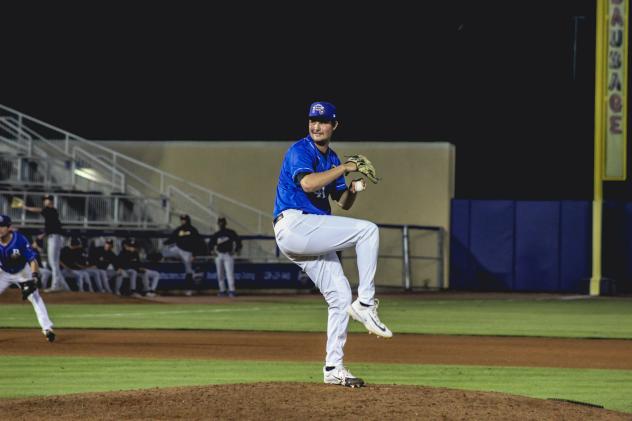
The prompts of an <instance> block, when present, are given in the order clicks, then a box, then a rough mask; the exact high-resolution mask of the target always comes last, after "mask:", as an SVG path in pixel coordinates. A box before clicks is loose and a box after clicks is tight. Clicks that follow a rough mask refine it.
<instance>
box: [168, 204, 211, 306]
mask: <svg viewBox="0 0 632 421" xmlns="http://www.w3.org/2000/svg"><path fill="white" fill-rule="evenodd" d="M164 245H165V248H164V249H163V250H162V255H163V256H164V257H179V258H180V259H182V263H184V272H185V277H184V281H185V284H186V288H189V289H187V290H185V294H186V295H193V290H192V288H193V257H194V256H196V255H200V254H205V251H206V250H204V249H205V248H206V247H205V245H204V239H203V238H202V236H201V235H200V233H199V232H198V230H197V229H196V228H195V227H194V226H193V225H191V218H190V217H189V215H181V216H180V226H179V227H178V228H176V229H175V230H174V231H173V232H172V233H171V235H170V236H169V238H167V240H166V241H165V242H164Z"/></svg>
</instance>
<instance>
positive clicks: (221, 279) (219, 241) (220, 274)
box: [208, 217, 241, 297]
mask: <svg viewBox="0 0 632 421" xmlns="http://www.w3.org/2000/svg"><path fill="white" fill-rule="evenodd" d="M217 225H218V226H219V231H217V232H216V233H215V234H213V235H212V236H211V238H210V239H209V244H208V248H209V251H210V252H213V251H214V250H215V251H216V252H217V257H215V267H216V268H217V284H218V286H219V294H218V295H219V296H220V297H225V296H226V278H228V296H229V297H234V296H235V295H236V293H235V257H234V256H233V254H234V253H237V254H239V252H240V251H241V239H240V238H239V236H238V235H237V233H236V232H235V231H233V230H231V229H228V228H226V218H223V217H222V218H219V219H218V220H217Z"/></svg>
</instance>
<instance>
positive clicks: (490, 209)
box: [450, 200, 592, 293]
mask: <svg viewBox="0 0 632 421" xmlns="http://www.w3.org/2000/svg"><path fill="white" fill-rule="evenodd" d="M591 215H592V213H591V203H590V202H588V201H512V200H453V202H452V231H451V235H452V240H451V253H450V258H451V265H450V267H451V272H450V278H451V279H450V285H451V287H452V288H453V289H462V290H481V291H522V292H527V291H529V292H575V293H587V292H588V280H589V278H590V275H591V263H590V262H591V238H592V237H591V235H592V231H591V229H592V228H591V221H592V219H591V218H592V216H591Z"/></svg>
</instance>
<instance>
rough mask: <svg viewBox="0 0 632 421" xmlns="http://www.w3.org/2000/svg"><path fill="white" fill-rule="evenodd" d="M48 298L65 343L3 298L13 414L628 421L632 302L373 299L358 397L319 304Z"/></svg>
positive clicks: (352, 356) (426, 296) (354, 346)
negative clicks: (330, 370) (376, 316)
mask: <svg viewBox="0 0 632 421" xmlns="http://www.w3.org/2000/svg"><path fill="white" fill-rule="evenodd" d="M43 297H44V300H45V301H46V304H47V307H48V310H49V314H50V316H51V318H52V320H53V321H54V322H55V326H56V327H55V330H56V333H57V339H56V341H55V342H54V343H48V342H46V340H45V338H44V336H43V335H42V334H41V332H40V331H39V330H38V329H37V328H36V326H37V323H36V321H35V318H34V314H33V311H32V308H31V306H30V304H29V303H22V301H21V298H20V295H19V292H18V291H17V290H14V289H10V290H8V291H6V292H5V293H4V294H3V295H2V296H0V327H1V329H0V374H1V375H0V414H2V415H0V418H2V419H29V420H30V419H64V420H92V419H95V420H96V419H165V420H167V419H169V420H171V419H179V418H181V419H264V420H265V419H270V420H273V419H274V420H278V419H323V418H333V417H344V418H349V417H353V418H360V419H385V418H387V417H388V418H392V417H397V418H401V419H491V420H494V419H507V418H515V419H578V420H579V419H612V420H615V419H616V420H619V419H621V420H623V419H627V420H630V419H632V403H631V401H630V399H629V397H630V396H632V340H631V339H632V329H631V328H630V326H632V298H628V297H616V298H615V297H601V298H587V297H586V296H568V295H553V294H516V293H514V294H469V293H454V292H436V293H410V294H386V293H382V294H378V297H379V298H380V299H381V305H380V317H381V319H382V320H383V321H384V322H385V323H387V324H388V326H389V327H390V328H391V329H392V330H393V332H394V335H395V336H394V337H393V338H392V339H389V340H386V339H378V338H376V337H374V336H373V335H369V334H367V333H366V331H365V330H364V327H363V326H362V325H360V324H359V323H357V322H354V321H350V325H349V326H350V334H349V337H348V340H347V345H346V347H345V351H346V355H345V362H346V365H347V367H348V368H349V369H350V370H351V371H352V372H353V373H354V374H355V375H357V376H359V377H362V378H363V379H364V380H365V381H366V383H367V386H366V387H363V388H360V389H349V388H344V387H341V386H332V385H324V384H322V365H323V359H324V349H325V340H326V338H325V327H326V317H327V308H326V303H325V302H324V300H323V298H322V297H321V296H320V295H319V294H310V293H304V294H299V295H296V294H287V295H283V294H280V295H263V294H262V295H254V294H253V295H248V294H245V295H242V296H239V297H237V298H233V299H231V298H219V297H215V296H210V295H202V296H194V297H182V296H162V297H155V298H131V297H118V296H112V295H106V294H94V293H77V292H74V293H51V294H44V295H43Z"/></svg>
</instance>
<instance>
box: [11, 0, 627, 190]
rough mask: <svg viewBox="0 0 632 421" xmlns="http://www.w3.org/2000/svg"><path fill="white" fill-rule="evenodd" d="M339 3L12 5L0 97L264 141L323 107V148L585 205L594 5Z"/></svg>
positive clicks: (298, 128)
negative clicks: (370, 154)
mask: <svg viewBox="0 0 632 421" xmlns="http://www.w3.org/2000/svg"><path fill="white" fill-rule="evenodd" d="M129 3H131V2H129ZM339 3H342V2H337V3H333V2H332V3H311V2H310V3H309V6H301V7H298V6H286V5H283V6H281V5H280V4H278V5H277V4H269V3H264V4H257V5H255V6H253V5H250V4H247V3H245V2H244V3H241V2H231V3H230V5H224V4H222V5H221V6H217V4H216V3H215V2H214V3H207V6H206V7H207V8H209V7H210V9H208V10H204V8H202V6H201V5H199V6H197V5H196V6H193V5H191V4H185V3H183V2H178V3H176V2H173V3H171V4H170V5H168V6H157V5H156V4H155V2H151V3H143V4H135V5H134V6H130V5H129V4H128V3H120V4H118V6H117V3H112V2H107V3H106V2H103V3H101V4H100V5H99V3H98V2H85V3H76V4H73V5H72V6H71V4H70V3H65V5H63V6H61V5H60V4H46V5H41V4H40V5H38V6H37V9H35V8H34V6H31V7H28V6H15V5H14V6H13V8H14V10H13V9H11V10H6V11H5V12H3V13H2V17H1V18H0V19H1V21H0V23H1V25H0V34H1V35H2V39H3V42H2V56H1V57H2V59H1V61H0V63H1V65H0V77H1V79H0V87H1V88H0V103H2V104H4V105H7V106H9V107H12V108H15V109H17V110H18V111H22V112H24V113H27V114H30V115H32V116H34V117H36V118H39V119H41V120H44V121H46V122H49V123H51V124H54V125H56V126H59V127H61V128H63V129H65V130H68V131H70V132H73V133H76V134H78V135H80V136H83V137H85V138H89V139H105V140H108V139H115V140H121V139H130V140H163V139H164V140H271V141H272V140H295V139H298V138H300V137H303V136H304V135H305V134H306V118H305V115H306V113H307V110H308V107H309V104H310V103H311V102H313V101H315V100H327V101H331V102H333V103H334V104H336V106H337V107H338V115H339V117H340V120H341V126H340V128H339V130H338V131H337V133H336V137H335V139H334V141H335V140H338V141H371V140H374V141H413V142H414V141H449V142H452V143H454V144H455V145H456V151H457V178H456V189H457V191H456V194H457V197H459V198H478V199H532V200H549V199H591V197H592V166H593V158H592V151H593V107H594V105H593V103H594V93H593V92H594V87H593V83H594V29H595V28H594V26H595V25H594V0H593V1H587V0H558V1H555V2H551V1H544V0H537V1H523V2H521V3H518V2H506V1H504V2H501V1H488V2H485V1H481V2H472V1H442V2H413V3H414V7H413V3H411V2H402V3H401V4H398V3H393V2H390V3H379V6H374V5H369V4H368V3H360V2H358V3H349V2H345V4H344V5H342V4H339ZM425 3H429V4H425ZM430 3H433V4H430ZM434 3H440V5H435V4H434ZM305 4H307V3H305ZM575 22H577V25H575ZM628 184H629V183H627V182H626V183H618V184H617V185H616V186H608V187H607V188H606V196H607V197H606V198H608V196H610V197H613V198H621V199H626V200H628V199H631V198H632V195H631V194H630V193H629V191H630V188H629V187H628Z"/></svg>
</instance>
